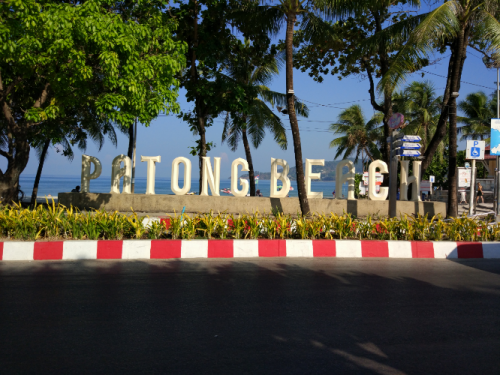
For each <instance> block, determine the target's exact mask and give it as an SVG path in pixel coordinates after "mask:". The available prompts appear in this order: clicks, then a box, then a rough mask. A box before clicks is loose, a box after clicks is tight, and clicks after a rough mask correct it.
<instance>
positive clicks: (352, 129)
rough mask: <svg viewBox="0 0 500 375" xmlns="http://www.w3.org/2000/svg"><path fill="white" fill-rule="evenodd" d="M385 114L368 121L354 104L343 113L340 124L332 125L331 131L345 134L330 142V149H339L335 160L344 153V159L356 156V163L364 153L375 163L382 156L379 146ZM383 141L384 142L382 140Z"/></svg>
mask: <svg viewBox="0 0 500 375" xmlns="http://www.w3.org/2000/svg"><path fill="white" fill-rule="evenodd" d="M382 120H383V114H381V113H378V114H376V115H375V116H373V117H372V118H371V119H370V121H366V119H365V117H364V115H363V111H362V109H361V106H360V105H358V104H354V105H352V106H350V107H349V108H347V109H345V110H344V111H342V112H341V113H340V114H339V116H338V120H337V121H338V122H336V123H334V124H331V125H330V130H331V131H333V133H334V134H335V135H340V134H343V136H341V137H337V138H335V139H334V140H333V141H331V142H330V148H334V147H336V148H337V153H336V154H335V159H337V158H338V157H339V156H340V155H341V154H342V153H344V155H343V156H342V158H343V159H347V158H348V157H350V156H352V155H353V154H354V155H355V159H354V162H355V163H356V162H357V161H358V159H359V156H360V155H362V154H363V153H364V154H365V155H366V156H367V157H368V158H369V159H370V160H371V161H374V160H376V159H378V158H380V156H381V152H380V150H379V146H378V144H377V143H380V141H381V140H382V139H381V137H382V135H383V132H382V126H381V125H382ZM382 141H383V140H382Z"/></svg>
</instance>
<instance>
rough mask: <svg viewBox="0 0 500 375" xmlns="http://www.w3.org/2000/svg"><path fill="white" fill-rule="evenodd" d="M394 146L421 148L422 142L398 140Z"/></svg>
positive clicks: (409, 148)
mask: <svg viewBox="0 0 500 375" xmlns="http://www.w3.org/2000/svg"><path fill="white" fill-rule="evenodd" d="M393 147H400V148H402V149H403V150H420V148H421V146H420V143H413V142H403V141H398V142H394V143H393Z"/></svg>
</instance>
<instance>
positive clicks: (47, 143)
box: [30, 139, 50, 208]
mask: <svg viewBox="0 0 500 375" xmlns="http://www.w3.org/2000/svg"><path fill="white" fill-rule="evenodd" d="M49 146H50V139H47V140H46V141H45V143H44V144H43V149H42V154H41V155H40V162H39V163H38V169H37V171H36V176H35V183H34V184H33V192H32V193H31V203H30V206H31V208H33V207H35V205H36V197H37V195H38V185H39V184H40V177H42V169H43V164H44V163H45V157H46V156H47V150H48V149H49Z"/></svg>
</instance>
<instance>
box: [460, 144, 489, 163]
mask: <svg viewBox="0 0 500 375" xmlns="http://www.w3.org/2000/svg"><path fill="white" fill-rule="evenodd" d="M484 147H485V142H484V141H467V151H466V153H465V154H466V156H465V158H466V159H475V160H483V159H484Z"/></svg>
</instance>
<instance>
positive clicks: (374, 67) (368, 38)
mask: <svg viewBox="0 0 500 375" xmlns="http://www.w3.org/2000/svg"><path fill="white" fill-rule="evenodd" d="M332 4H333V5H332V7H333V11H334V13H335V14H336V16H337V17H341V18H342V19H341V20H339V21H336V22H332V23H330V24H329V27H328V28H325V29H324V32H323V33H321V34H317V35H316V36H315V37H312V38H311V37H310V36H309V34H308V33H307V32H306V31H299V32H298V33H297V38H296V43H295V46H296V47H297V48H298V51H297V54H296V61H297V65H298V66H299V67H300V68H301V70H302V71H303V72H305V71H308V72H309V75H310V76H311V77H313V78H314V80H316V81H317V82H322V81H323V76H324V75H327V74H331V75H335V76H337V77H338V78H339V80H341V79H343V78H344V77H347V76H351V75H354V76H361V77H362V78H367V84H368V94H369V96H368V97H369V99H370V102H371V105H372V107H373V109H374V110H375V111H379V112H382V113H383V114H384V118H383V123H384V127H383V132H384V136H385V137H386V138H387V137H388V136H389V132H390V129H389V125H388V121H389V119H390V117H391V116H392V114H393V101H392V98H393V91H394V87H393V86H390V85H384V86H383V87H382V88H381V90H380V91H381V95H380V96H379V95H377V87H376V86H377V82H376V81H377V79H380V78H381V77H382V76H383V75H384V74H386V73H387V72H388V71H389V68H390V67H391V64H392V61H393V56H394V54H395V53H396V52H398V51H399V50H400V49H401V48H402V47H403V46H404V45H405V43H406V40H407V37H408V30H411V28H412V27H413V26H414V24H415V21H414V19H413V17H412V9H415V7H416V6H418V5H419V1H406V0H402V1H393V0H382V1H365V0H345V1H344V0H334V1H332ZM401 5H406V6H407V7H408V8H407V9H406V10H404V11H402V10H401V7H400V6H401ZM396 25H397V27H396ZM427 63H428V61H427V60H425V59H417V60H416V61H415V66H414V69H415V70H418V69H419V68H420V67H422V66H424V65H426V64H427ZM381 155H382V159H383V160H384V161H385V162H386V163H388V162H389V145H388V144H387V142H384V143H383V144H381Z"/></svg>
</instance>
